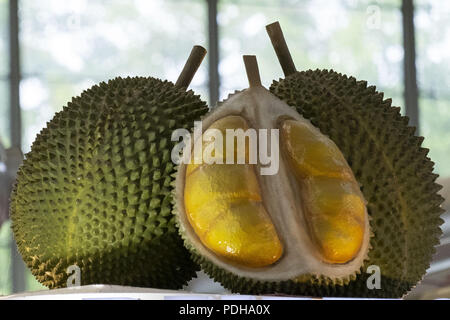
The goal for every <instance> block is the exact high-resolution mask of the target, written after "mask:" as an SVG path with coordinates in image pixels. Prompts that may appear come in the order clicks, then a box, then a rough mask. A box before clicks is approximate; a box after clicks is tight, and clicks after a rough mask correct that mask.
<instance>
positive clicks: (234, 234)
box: [175, 56, 371, 295]
mask: <svg viewBox="0 0 450 320" xmlns="http://www.w3.org/2000/svg"><path fill="white" fill-rule="evenodd" d="M244 61H245V64H246V69H247V74H248V78H249V83H250V87H249V88H248V89H246V90H243V91H240V92H236V93H235V94H233V95H231V96H230V97H229V98H228V99H227V100H226V101H224V102H223V103H221V104H220V105H219V106H218V107H217V108H216V109H214V110H213V111H212V112H211V113H210V114H209V115H207V116H206V117H205V118H203V120H202V122H201V124H202V128H201V131H200V129H197V128H198V127H197V128H196V129H194V133H193V135H192V138H191V139H190V144H188V143H186V145H190V146H191V148H185V150H184V159H185V161H184V162H183V163H181V165H180V166H179V169H178V172H177V178H176V181H175V186H176V188H175V203H176V213H177V217H178V224H179V231H180V233H181V235H182V237H183V238H184V240H185V244H186V246H187V248H189V250H190V251H191V252H192V255H193V259H194V260H195V261H196V262H197V263H199V264H200V265H201V267H202V268H203V270H204V271H205V272H206V273H207V274H208V275H210V276H211V277H212V278H213V279H214V280H216V281H218V282H220V283H221V284H222V285H223V286H225V287H226V288H228V289H230V290H231V291H233V292H238V293H250V294H262V293H288V294H305V295H325V294H331V293H334V292H332V291H326V289H325V288H328V286H329V288H335V285H336V286H337V285H338V284H339V285H342V284H344V283H348V282H349V281H351V280H353V279H356V277H357V275H358V274H359V273H360V272H361V267H362V265H363V263H364V261H365V259H367V255H368V252H369V249H370V246H369V239H370V236H371V230H370V223H369V217H368V214H367V210H366V200H365V198H364V196H363V194H362V193H361V191H360V187H359V184H358V181H357V180H356V179H355V176H354V174H353V172H352V170H351V169H350V167H349V165H348V164H347V162H346V160H345V158H344V156H343V155H342V153H341V151H340V150H339V148H338V147H337V146H336V144H335V143H334V142H333V141H332V140H330V139H329V138H328V137H327V136H326V135H324V134H323V133H322V132H321V131H320V130H319V129H317V128H316V127H314V126H313V125H312V124H311V123H310V121H309V120H306V119H305V118H304V117H302V116H301V115H300V114H298V113H297V112H296V111H295V110H294V109H293V108H291V107H289V106H288V105H287V104H286V103H285V102H283V101H281V100H280V99H278V98H277V97H276V96H274V95H273V94H271V93H270V92H269V91H268V90H267V89H265V88H264V87H263V86H262V85H261V82H260V78H259V73H258V71H257V69H258V68H257V64H256V58H255V57H254V56H245V57H244ZM230 130H231V131H230ZM227 131H228V133H230V132H231V133H233V132H234V133H236V134H237V136H236V137H235V136H228V135H227V134H228V133H227ZM239 132H240V133H239ZM246 135H247V136H248V137H251V136H253V138H246ZM255 137H258V138H257V143H255V141H256V140H255V139H254V138H255ZM266 138H267V139H266ZM251 139H252V140H251ZM246 140H247V143H245V141H246ZM239 141H241V142H239ZM251 141H253V142H251ZM196 150H197V152H196ZM198 150H200V152H198ZM277 150H278V151H277ZM266 151H267V153H268V155H270V156H271V159H272V160H273V161H267V159H266V157H265V156H264V155H266V154H265V152H266ZM187 155H190V156H187ZM266 156H267V155H266ZM357 293H358V292H353V294H357Z"/></svg>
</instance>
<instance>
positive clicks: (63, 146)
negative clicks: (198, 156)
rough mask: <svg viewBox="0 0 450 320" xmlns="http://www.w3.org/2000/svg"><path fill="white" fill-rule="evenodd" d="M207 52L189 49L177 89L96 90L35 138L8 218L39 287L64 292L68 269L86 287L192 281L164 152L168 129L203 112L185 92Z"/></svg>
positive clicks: (153, 84)
mask: <svg viewBox="0 0 450 320" xmlns="http://www.w3.org/2000/svg"><path fill="white" fill-rule="evenodd" d="M205 54H206V50H204V49H203V48H201V47H199V46H196V47H194V49H193V51H192V52H191V56H190V57H189V60H188V62H187V63H186V66H185V68H184V69H183V72H182V73H181V75H180V77H179V78H178V81H177V83H176V84H173V83H172V82H168V81H162V80H160V79H156V78H152V77H148V78H145V77H135V78H125V79H123V78H115V79H113V80H110V81H108V82H107V83H105V82H102V83H100V84H98V85H95V86H93V87H92V88H90V89H88V90H86V91H84V92H83V93H82V94H81V95H80V96H79V97H75V98H73V99H72V101H71V102H69V103H68V105H67V106H66V107H64V109H63V110H62V111H61V112H59V113H57V114H56V115H55V116H54V118H53V119H52V120H51V121H50V122H48V123H47V127H46V128H44V129H43V130H42V131H41V132H40V134H39V135H38V136H37V138H36V140H35V142H34V143H33V145H32V147H31V152H30V153H28V154H27V155H26V160H25V161H24V163H23V166H22V167H21V168H20V170H19V172H18V177H17V183H16V185H15V188H14V190H13V193H12V200H11V218H12V228H13V231H14V237H15V240H16V242H17V245H18V248H19V251H20V253H21V254H22V257H23V259H24V261H25V263H26V265H27V266H28V267H29V268H30V269H31V272H32V274H33V275H34V276H35V277H36V278H37V280H39V281H40V282H41V283H42V284H44V285H46V286H47V287H49V288H58V287H65V286H66V282H67V279H68V276H71V275H72V272H73V270H76V269H70V268H69V267H70V266H72V265H75V266H77V267H79V270H80V274H79V280H81V284H82V285H87V284H96V283H99V284H117V285H127V286H146V287H157V288H173V289H176V288H180V287H181V286H182V285H183V284H185V283H186V282H187V281H188V280H190V279H191V278H192V277H193V276H195V271H196V270H198V266H197V265H196V264H195V263H194V262H193V261H192V260H191V259H190V256H189V253H188V251H187V250H186V249H185V248H184V246H183V242H182V240H181V239H180V237H179V235H178V232H177V230H176V226H175V220H174V216H173V214H172V202H171V200H172V186H171V182H172V179H173V178H172V174H173V173H174V172H175V168H174V164H173V163H172V161H171V159H170V154H171V149H172V147H173V145H174V142H172V141H171V134H172V131H173V130H174V129H175V128H187V129H189V128H190V127H191V126H192V125H193V122H194V120H196V119H197V118H199V117H200V116H201V115H203V114H205V113H206V112H207V106H206V104H205V103H204V102H203V101H201V100H200V98H199V96H197V95H195V94H194V92H193V91H191V90H189V91H186V87H187V86H188V85H189V83H190V81H191V80H192V77H193V75H194V73H195V71H196V70H197V68H198V66H199V65H200V63H201V61H202V59H203V57H204V55H205ZM68 268H69V270H68ZM69 271H70V272H69ZM77 276H78V275H77ZM75 279H76V278H75Z"/></svg>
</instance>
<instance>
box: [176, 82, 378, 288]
mask: <svg viewBox="0 0 450 320" xmlns="http://www.w3.org/2000/svg"><path fill="white" fill-rule="evenodd" d="M229 115H239V116H242V117H243V118H244V119H245V120H246V121H247V123H248V125H249V127H250V128H254V129H256V130H257V129H279V119H280V118H291V119H295V120H298V121H302V122H304V123H307V124H308V125H309V126H311V127H313V128H314V130H317V131H318V129H317V128H315V127H314V126H313V125H312V124H311V123H310V121H309V120H306V119H304V118H303V117H302V116H301V115H299V114H298V113H297V112H296V111H295V110H293V109H292V108H291V107H289V106H288V105H287V104H286V103H284V102H283V101H281V100H279V99H278V98H276V97H275V96H274V95H272V94H271V93H270V92H269V91H268V90H267V89H265V88H264V87H261V86H257V87H251V88H249V89H246V90H244V91H242V92H239V93H237V94H235V95H233V96H231V97H230V98H229V99H228V100H226V101H225V102H224V103H223V104H221V105H220V106H219V107H217V108H216V109H214V110H213V112H211V113H210V114H209V115H208V116H207V117H206V118H204V119H203V121H202V122H203V123H202V128H203V130H206V129H208V128H209V127H210V126H211V125H212V123H213V122H215V121H216V120H219V119H221V118H223V117H225V116H229ZM192 143H193V142H192ZM268 143H269V144H270V139H269V141H268ZM268 149H269V150H270V145H269V147H268ZM186 167H187V166H186V165H185V164H181V165H180V167H179V169H178V173H177V178H176V199H175V200H176V204H177V209H178V214H179V222H180V228H181V231H182V232H183V233H184V236H185V237H187V238H188V239H189V241H190V243H191V245H193V246H194V247H195V249H196V251H197V253H198V254H200V255H202V256H204V257H206V258H208V259H209V260H210V261H211V262H212V263H214V264H215V265H216V266H217V267H219V268H222V269H225V270H227V271H229V272H231V273H233V274H236V275H239V276H241V277H248V278H253V279H257V280H263V281H283V280H292V279H295V278H297V277H299V276H301V275H306V274H313V275H321V276H326V277H329V278H332V279H336V278H347V277H349V276H351V275H354V274H355V273H356V272H357V271H359V269H360V267H361V266H362V264H363V261H364V260H365V259H366V258H367V253H368V250H369V239H370V227H369V217H368V214H367V210H366V212H365V232H364V237H363V243H362V245H361V248H360V250H359V251H358V253H357V255H356V256H355V257H354V258H353V259H352V260H351V261H349V262H347V263H344V264H331V263H327V262H325V261H324V260H323V259H322V257H321V256H320V254H319V252H318V249H317V246H316V244H315V243H313V241H312V239H311V236H310V233H309V231H308V227H307V223H306V221H305V218H304V214H303V208H302V201H301V198H300V195H301V190H300V188H301V185H300V184H299V183H298V181H297V179H296V178H295V176H294V175H293V173H292V170H290V168H289V165H288V162H287V159H286V158H285V156H284V155H283V151H282V148H281V146H280V161H279V172H278V174H276V175H260V174H259V172H260V170H259V165H258V164H256V165H255V173H256V175H257V177H258V182H259V186H260V189H261V194H262V198H263V203H264V206H265V208H266V211H267V212H268V214H269V215H270V217H271V219H272V222H273V224H274V226H275V228H276V230H277V234H278V237H279V238H280V240H281V242H282V244H283V251H284V252H283V255H282V257H281V258H280V259H279V260H278V261H277V262H275V263H274V264H272V265H270V266H266V267H261V268H251V267H243V266H240V265H236V264H233V263H231V262H230V261H229V260H226V259H225V258H223V257H220V256H218V255H216V254H215V253H214V252H212V251H211V250H209V249H208V248H207V247H206V246H205V245H204V244H203V243H202V242H201V240H200V239H199V237H198V236H197V235H196V233H195V231H194V229H193V228H192V226H191V225H190V223H189V220H188V218H187V216H186V212H185V206H184V186H185V176H186ZM361 196H362V195H361Z"/></svg>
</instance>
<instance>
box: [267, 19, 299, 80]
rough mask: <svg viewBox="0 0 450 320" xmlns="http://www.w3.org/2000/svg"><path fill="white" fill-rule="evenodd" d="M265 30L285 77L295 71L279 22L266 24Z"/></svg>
mask: <svg viewBox="0 0 450 320" xmlns="http://www.w3.org/2000/svg"><path fill="white" fill-rule="evenodd" d="M266 30H267V33H268V35H269V38H270V41H271V42H272V46H273V48H274V49H275V52H276V54H277V57H278V61H279V62H280V65H281V68H282V69H283V72H284V75H285V76H286V77H287V76H289V75H291V74H293V73H295V72H297V69H296V68H295V64H294V60H292V56H291V53H290V52H289V48H288V46H287V44H286V40H285V39H284V36H283V31H282V30H281V26H280V23H279V22H278V21H277V22H274V23H271V24H268V25H267V26H266Z"/></svg>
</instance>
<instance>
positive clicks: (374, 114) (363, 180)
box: [270, 70, 443, 297]
mask: <svg viewBox="0 0 450 320" xmlns="http://www.w3.org/2000/svg"><path fill="white" fill-rule="evenodd" d="M270 90H271V92H272V93H274V94H275V95H276V96H278V97H279V98H280V99H282V100H284V101H285V102H286V103H287V104H289V105H291V106H294V107H295V108H296V110H297V111H298V112H299V113H300V114H302V115H303V116H304V117H305V118H308V119H310V120H311V122H312V123H313V124H314V125H315V126H317V127H318V128H319V129H320V130H321V132H323V133H324V134H326V135H328V136H329V137H330V138H331V139H332V140H333V141H334V142H335V143H336V144H337V145H338V147H339V148H340V150H341V151H342V153H343V154H344V156H345V157H346V159H347V161H348V163H349V165H350V166H351V168H352V170H353V172H354V174H355V176H356V179H357V180H358V182H359V183H360V184H361V190H362V192H363V194H364V197H365V199H366V200H367V201H368V204H367V209H368V213H369V215H370V217H371V228H372V232H373V233H374V237H372V239H371V246H372V250H371V251H370V252H369V259H368V260H367V261H366V262H365V264H364V266H363V267H362V269H361V274H360V275H358V276H357V278H356V279H355V280H353V281H350V283H349V284H347V285H344V286H340V287H336V286H334V287H333V286H331V287H329V286H325V287H324V288H323V289H320V290H318V291H317V288H315V289H316V292H317V293H319V295H322V294H323V295H325V294H328V293H331V294H333V295H343V296H364V297H400V296H402V295H404V294H405V293H406V292H407V291H409V290H410V289H411V288H412V287H414V286H415V285H416V284H417V283H418V282H419V281H420V280H421V279H422V277H423V275H424V274H425V271H426V269H427V268H428V267H429V264H430V261H431V258H432V255H433V253H434V252H435V249H434V247H435V245H437V244H438V243H439V236H440V234H441V230H440V227H439V226H440V225H441V224H442V222H443V221H442V219H441V218H440V215H441V213H442V212H443V209H442V208H441V207H440V205H441V203H442V202H443V198H442V197H441V196H440V195H438V194H437V191H438V190H439V189H440V186H439V185H438V184H436V183H435V180H436V178H437V175H436V174H434V173H433V165H434V163H433V162H432V161H431V160H430V159H429V158H428V157H427V154H428V149H425V148H422V147H421V144H422V141H423V137H417V136H414V131H415V129H414V128H413V127H409V126H408V118H407V117H402V116H401V114H400V108H394V107H391V99H387V100H384V99H383V93H379V92H377V91H376V89H375V87H373V86H370V87H368V86H367V82H365V81H357V80H356V79H355V78H353V77H347V76H345V75H342V74H339V73H336V72H334V71H332V70H331V71H328V70H315V71H311V70H309V71H305V72H297V73H295V74H293V75H291V76H288V77H286V79H284V80H280V81H279V82H276V81H275V82H274V83H273V84H272V86H271V87H270ZM369 265H378V266H379V267H380V269H381V289H372V290H371V289H368V288H367V286H366V279H367V277H368V276H369V275H368V274H367V273H366V269H367V267H368V266H369Z"/></svg>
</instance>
